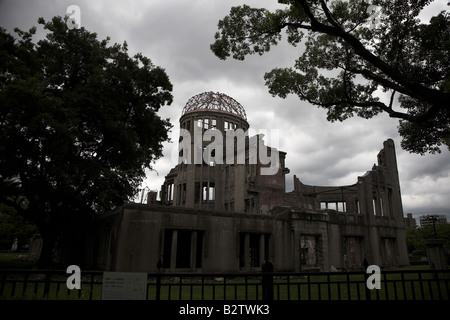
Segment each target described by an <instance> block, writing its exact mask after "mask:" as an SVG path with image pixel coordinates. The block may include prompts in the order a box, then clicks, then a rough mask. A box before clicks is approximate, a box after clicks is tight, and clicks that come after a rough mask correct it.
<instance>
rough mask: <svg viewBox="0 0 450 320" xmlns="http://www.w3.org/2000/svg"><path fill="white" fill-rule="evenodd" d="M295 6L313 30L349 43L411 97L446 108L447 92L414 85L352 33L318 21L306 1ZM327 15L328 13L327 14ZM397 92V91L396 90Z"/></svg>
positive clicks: (449, 98) (356, 51) (300, 1)
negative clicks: (299, 8) (308, 21)
mask: <svg viewBox="0 0 450 320" xmlns="http://www.w3.org/2000/svg"><path fill="white" fill-rule="evenodd" d="M295 5H297V6H300V7H301V9H303V11H304V12H305V14H306V15H307V16H308V18H309V19H310V21H311V30H312V31H318V32H322V33H325V34H328V35H332V36H336V37H339V38H341V39H343V40H344V41H345V42H346V43H348V44H349V45H350V46H351V47H352V48H353V49H354V50H355V53H356V54H357V55H358V56H360V57H361V58H363V59H364V60H366V61H367V62H369V63H370V64H372V65H373V66H374V67H376V68H377V69H378V70H380V71H381V72H383V73H384V74H386V75H387V76H388V77H389V78H391V79H392V80H394V81H396V82H397V83H399V84H401V86H402V87H403V88H404V89H407V90H408V92H409V94H408V95H410V94H411V93H413V94H414V95H412V96H413V97H416V98H418V99H421V100H423V101H427V102H429V103H431V104H433V105H438V106H439V107H440V106H446V105H448V102H449V101H450V94H449V93H446V92H442V91H440V90H436V89H432V88H428V87H426V86H423V85H421V84H418V83H412V82H410V81H408V80H407V77H405V76H404V75H403V74H401V73H400V72H399V71H398V70H396V69H394V68H392V67H391V66H390V65H389V64H387V63H386V62H384V61H383V60H381V59H380V58H378V57H377V56H375V55H374V54H373V53H372V52H370V51H369V50H367V49H366V48H365V47H364V45H363V44H362V43H361V42H360V41H359V39H358V38H356V37H355V36H353V35H352V34H350V33H347V32H345V31H344V30H343V29H342V28H340V27H339V28H338V27H335V26H329V25H326V24H323V23H321V22H320V21H318V20H317V18H316V17H315V16H314V14H313V13H312V12H311V10H310V7H309V5H308V3H307V2H306V0H295ZM325 14H326V12H325ZM396 90H397V89H396Z"/></svg>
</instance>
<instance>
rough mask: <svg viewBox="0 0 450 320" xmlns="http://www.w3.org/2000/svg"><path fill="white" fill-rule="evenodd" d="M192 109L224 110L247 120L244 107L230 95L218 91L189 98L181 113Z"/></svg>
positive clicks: (192, 110)
mask: <svg viewBox="0 0 450 320" xmlns="http://www.w3.org/2000/svg"><path fill="white" fill-rule="evenodd" d="M194 111H219V112H226V113H231V114H233V115H236V116H238V117H240V118H242V119H244V120H245V121H247V115H246V113H245V109H244V107H242V105H241V104H240V103H239V102H237V101H236V100H234V99H233V98H231V97H230V96H227V95H226V94H223V93H219V92H212V91H209V92H203V93H200V94H197V95H195V96H193V97H192V98H190V99H189V100H188V102H187V103H186V105H185V106H184V108H183V112H182V115H184V114H186V113H189V112H194Z"/></svg>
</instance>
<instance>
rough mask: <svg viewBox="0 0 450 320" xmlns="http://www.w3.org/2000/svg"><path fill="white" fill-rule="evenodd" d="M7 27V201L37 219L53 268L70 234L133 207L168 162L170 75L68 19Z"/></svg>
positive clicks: (0, 85)
mask: <svg viewBox="0 0 450 320" xmlns="http://www.w3.org/2000/svg"><path fill="white" fill-rule="evenodd" d="M38 22H39V24H41V25H43V27H44V29H45V30H47V34H46V37H45V39H43V40H40V41H38V42H37V43H33V41H32V37H33V34H35V32H36V27H33V28H32V29H30V30H29V31H28V32H24V31H21V30H18V29H15V31H16V33H17V34H18V39H16V38H14V37H13V36H12V35H10V34H8V33H6V30H5V29H3V28H1V29H0V61H1V62H0V188H1V189H0V200H1V202H2V203H4V204H5V205H8V206H11V207H13V208H14V209H15V210H16V211H17V212H18V213H19V214H21V215H23V216H24V217H26V218H27V219H29V221H31V222H33V223H34V224H35V225H36V226H37V227H38V229H39V232H40V234H41V236H42V237H43V239H44V245H43V249H42V253H41V257H40V260H39V262H40V265H41V266H49V264H50V263H51V254H52V250H53V247H54V244H55V242H56V241H59V238H60V236H61V234H62V233H63V234H66V235H68V234H71V235H76V234H80V233H83V232H84V230H86V228H87V227H88V226H89V224H90V222H89V221H90V219H92V218H93V217H96V216H98V215H99V214H101V213H103V212H105V211H108V210H112V209H113V208H115V207H117V206H120V205H122V204H123V203H124V202H126V201H128V199H130V198H131V196H133V195H135V193H136V190H137V188H138V186H139V185H140V183H141V182H142V180H143V178H144V176H145V169H146V168H151V166H152V163H153V162H154V161H155V160H156V159H158V158H159V157H161V156H162V143H163V142H164V141H167V140H168V130H169V129H170V128H171V124H170V122H169V120H168V119H161V118H160V117H159V116H158V115H157V111H158V110H159V108H160V107H161V106H163V105H165V104H171V102H172V98H173V97H172V94H171V91H172V84H171V83H170V81H169V78H168V76H167V75H166V73H165V71H164V69H162V68H161V67H157V66H155V65H153V64H152V62H151V61H150V59H148V58H146V57H144V56H143V55H142V54H136V55H135V56H134V57H130V56H129V55H128V50H127V44H126V42H125V43H124V44H123V45H119V44H114V45H112V46H110V45H109V44H108V43H109V40H110V39H109V38H107V39H105V40H102V41H99V40H97V35H96V34H95V33H91V32H89V31H87V30H86V29H84V28H80V29H71V30H69V29H68V27H67V26H66V23H65V21H64V19H63V18H61V17H55V18H53V19H52V20H51V21H49V22H46V21H44V19H42V18H40V19H39V20H38Z"/></svg>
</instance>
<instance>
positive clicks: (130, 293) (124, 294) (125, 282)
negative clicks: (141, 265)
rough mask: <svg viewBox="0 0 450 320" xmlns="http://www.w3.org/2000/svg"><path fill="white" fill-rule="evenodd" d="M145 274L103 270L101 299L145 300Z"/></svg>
mask: <svg viewBox="0 0 450 320" xmlns="http://www.w3.org/2000/svg"><path fill="white" fill-rule="evenodd" d="M146 299H147V274H146V273H140V272H103V285H102V300H146Z"/></svg>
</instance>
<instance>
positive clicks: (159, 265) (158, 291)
mask: <svg viewBox="0 0 450 320" xmlns="http://www.w3.org/2000/svg"><path fill="white" fill-rule="evenodd" d="M162 266H163V264H162V261H161V259H159V260H158V263H157V264H156V267H157V268H158V274H157V275H156V300H159V299H160V295H161V268H162Z"/></svg>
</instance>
